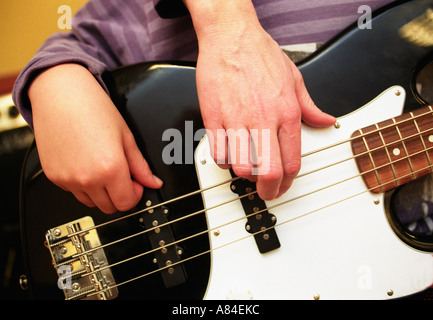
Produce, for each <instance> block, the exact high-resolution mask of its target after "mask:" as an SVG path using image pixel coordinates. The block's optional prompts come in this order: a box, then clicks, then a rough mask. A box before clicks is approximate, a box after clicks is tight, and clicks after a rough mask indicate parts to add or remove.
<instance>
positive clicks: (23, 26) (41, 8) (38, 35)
mask: <svg viewBox="0 0 433 320" xmlns="http://www.w3.org/2000/svg"><path fill="white" fill-rule="evenodd" d="M86 2H87V0H0V77H3V76H5V75H10V74H16V73H18V72H19V71H20V70H21V69H22V68H23V67H24V66H25V65H26V64H27V62H28V61H29V60H30V59H31V57H32V56H33V55H34V54H35V52H36V50H37V49H38V48H39V46H40V45H41V44H42V43H43V42H44V41H45V39H46V38H47V37H48V36H49V35H51V34H53V33H55V32H63V31H64V30H61V29H60V28H59V27H58V21H59V18H61V16H62V14H61V13H57V11H58V8H59V7H60V6H62V5H67V6H69V7H70V8H71V9H72V14H73V13H75V12H76V11H77V10H78V9H80V8H81V7H82V6H83V4H84V3H86Z"/></svg>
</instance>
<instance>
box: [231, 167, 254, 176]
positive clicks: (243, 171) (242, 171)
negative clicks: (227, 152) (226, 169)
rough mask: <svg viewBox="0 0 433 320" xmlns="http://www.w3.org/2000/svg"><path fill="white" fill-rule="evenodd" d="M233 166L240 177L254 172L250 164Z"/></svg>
mask: <svg viewBox="0 0 433 320" xmlns="http://www.w3.org/2000/svg"><path fill="white" fill-rule="evenodd" d="M232 168H233V172H234V173H235V174H236V175H237V176H238V177H248V176H250V175H251V172H252V167H251V166H249V165H232Z"/></svg>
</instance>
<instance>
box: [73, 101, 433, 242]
mask: <svg viewBox="0 0 433 320" xmlns="http://www.w3.org/2000/svg"><path fill="white" fill-rule="evenodd" d="M429 108H430V111H428V112H425V113H422V114H419V115H416V116H413V115H412V117H411V118H408V119H404V120H402V121H400V122H394V123H392V124H390V125H387V126H384V127H381V128H377V129H375V130H372V131H370V132H367V133H361V134H360V135H358V136H356V137H351V138H349V139H345V140H342V141H339V142H337V143H334V144H331V145H329V146H327V147H324V148H320V149H316V150H313V151H310V152H308V153H305V154H302V155H301V157H302V158H305V157H307V156H311V155H313V154H316V153H319V152H323V151H325V150H328V149H332V148H334V147H337V146H339V145H342V144H344V143H350V142H352V141H353V140H355V139H359V138H362V137H365V136H367V135H370V134H372V133H377V132H380V131H382V130H384V129H389V128H395V127H397V126H398V125H401V124H403V123H405V122H409V121H414V120H416V119H417V118H420V117H423V116H426V115H429V114H430V115H432V108H431V106H429ZM428 131H430V129H429V130H425V131H424V132H419V133H417V134H414V135H413V136H419V135H422V134H423V133H426V132H428ZM409 138H410V137H406V138H403V139H401V140H399V141H398V140H396V141H393V142H392V143H389V144H388V145H387V146H389V145H391V144H394V143H396V142H402V141H404V140H405V139H409ZM383 147H386V146H380V147H378V148H375V149H372V150H368V151H366V152H364V153H360V154H358V155H356V156H355V157H351V158H347V159H344V160H342V161H339V162H336V163H333V164H330V165H328V166H326V167H323V168H319V169H317V170H315V171H314V172H316V171H318V170H322V169H325V168H327V167H329V166H332V165H336V164H339V163H341V162H344V161H348V160H352V159H356V158H357V157H359V156H362V155H364V154H367V153H371V152H373V151H375V150H376V149H381V148H383ZM305 175H306V174H303V175H302V176H305ZM299 177H301V176H298V177H295V179H296V178H299ZM238 179H240V177H234V178H232V179H229V180H226V181H223V182H221V183H218V184H215V185H213V186H209V187H207V188H204V189H198V190H195V191H193V192H190V193H187V194H185V195H181V196H179V197H175V198H173V199H170V200H167V201H164V202H162V203H159V204H156V205H153V206H148V207H146V208H144V209H142V210H139V211H136V212H132V213H130V214H127V215H125V216H122V217H119V218H116V219H112V220H110V221H107V222H105V223H101V224H98V225H96V226H92V227H88V228H85V229H82V230H79V231H77V232H74V233H70V234H68V235H67V237H73V236H77V235H80V234H84V233H87V232H89V231H90V230H93V229H98V228H102V227H104V226H107V225H109V224H112V223H116V222H118V221H121V220H123V219H127V218H130V217H133V216H136V215H138V214H141V213H144V212H146V211H149V210H154V209H156V208H158V207H162V206H166V205H168V204H170V203H173V202H176V201H179V200H182V199H185V198H188V197H191V196H194V195H197V194H200V193H203V192H205V191H207V190H210V189H213V188H217V187H219V186H221V185H224V184H227V183H231V182H233V181H236V180H238Z"/></svg>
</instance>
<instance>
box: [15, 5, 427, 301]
mask: <svg viewBox="0 0 433 320" xmlns="http://www.w3.org/2000/svg"><path fill="white" fill-rule="evenodd" d="M432 8H433V0H417V1H408V2H398V5H395V6H389V7H387V8H385V9H383V10H380V11H379V12H377V13H376V14H375V15H374V19H373V21H372V27H373V28H372V29H365V30H361V29H359V28H357V25H354V26H353V27H352V28H349V29H348V30H347V31H345V32H343V33H342V34H341V35H340V36H339V37H337V38H336V39H335V40H334V41H332V42H331V43H330V44H329V45H327V46H324V47H323V48H322V49H321V50H320V51H319V52H317V53H316V54H314V56H312V57H311V58H309V59H308V60H307V61H304V62H302V63H300V64H299V68H300V70H301V72H302V74H303V76H304V80H305V83H306V85H307V88H308V90H309V92H310V94H311V96H312V98H313V100H314V101H315V102H316V104H317V105H318V106H319V107H320V108H321V109H322V110H324V111H325V112H328V113H331V114H333V115H335V116H341V115H345V114H347V113H350V112H352V111H354V110H356V109H358V108H359V107H361V106H363V105H364V104H365V103H367V102H368V101H370V100H371V99H373V98H374V97H376V96H377V95H378V94H380V93H381V92H382V91H384V90H385V89H387V88H389V87H391V86H392V85H401V86H403V87H404V88H405V89H406V91H407V94H408V96H407V104H406V106H405V110H412V109H415V108H417V107H419V106H421V105H424V104H426V101H423V99H422V98H421V97H420V96H419V95H418V94H417V93H416V91H415V90H414V89H415V85H414V79H415V77H416V74H417V72H418V71H419V70H420V69H421V68H422V67H423V66H425V65H426V64H427V63H428V62H429V61H430V60H431V58H432V54H433V45H432V44H430V45H427V46H419V45H416V44H414V43H412V42H410V41H408V40H407V39H405V38H403V37H401V36H400V33H399V29H400V28H401V27H402V26H403V25H406V24H407V23H409V22H410V21H413V20H414V19H416V18H418V17H420V16H422V15H423V14H425V12H426V10H427V9H432ZM107 83H111V92H112V97H113V100H114V102H115V103H116V105H117V106H118V108H119V110H120V111H121V113H122V114H123V116H124V118H125V120H126V121H127V123H128V125H129V126H130V128H131V130H132V132H133V133H134V135H135V137H136V140H137V144H138V146H139V147H140V149H141V150H142V152H143V154H144V156H145V158H146V159H147V160H148V162H149V164H150V166H151V168H152V170H153V171H154V172H155V174H156V175H157V176H159V177H161V178H162V179H163V181H164V187H163V188H162V189H161V190H157V191H155V190H145V194H144V196H143V199H142V202H141V203H140V205H139V206H138V207H137V208H135V209H134V210H131V212H135V211H137V210H141V209H143V208H145V207H146V202H147V201H148V200H151V201H152V205H154V204H157V203H162V202H165V201H168V200H170V199H173V198H176V197H180V196H182V195H185V194H188V193H190V192H193V191H196V190H198V189H199V184H198V180H197V177H196V173H195V166H194V164H193V163H191V162H190V161H189V160H190V159H191V156H192V155H191V154H186V153H185V152H183V154H182V155H183V157H182V164H170V165H167V164H165V163H164V161H163V159H162V156H161V155H162V154H163V150H164V148H165V147H166V146H167V144H168V143H171V141H163V140H162V137H163V133H164V132H165V130H167V129H174V130H178V131H179V132H181V133H182V136H183V139H182V144H181V145H179V146H178V148H179V149H180V150H183V151H185V150H186V151H188V150H191V146H192V148H193V149H194V148H195V147H196V145H197V143H198V137H195V138H196V139H195V141H194V144H193V145H189V144H190V143H191V141H192V140H191V139H194V138H193V134H194V133H195V132H196V131H197V130H199V129H202V128H203V123H202V120H201V116H200V110H199V104H198V99H197V93H196V88H195V69H194V67H193V66H192V65H187V64H184V63H179V64H177V63H176V64H174V63H171V64H167V63H163V64H157V63H142V64H138V65H134V66H127V67H123V68H120V69H118V70H115V71H114V72H113V73H112V74H110V77H108V78H107ZM83 116H85V115H83ZM187 121H191V122H188V123H189V124H191V123H192V124H193V127H192V128H193V129H192V130H193V131H191V127H187V126H186V122H187ZM89 139H92V137H89ZM166 207H167V209H168V215H167V217H168V219H169V220H170V221H172V220H175V219H177V218H180V217H183V216H185V215H188V214H190V213H192V212H196V211H200V210H203V202H202V198H201V195H200V194H197V195H195V196H192V197H188V198H186V199H184V200H181V201H175V202H173V203H170V204H167V206H166ZM131 212H128V213H116V214H113V215H106V214H104V213H102V212H100V211H99V210H97V209H90V208H87V207H85V206H84V205H82V204H80V203H79V202H78V201H76V199H75V198H74V197H73V195H71V194H69V193H67V192H64V191H63V190H61V189H60V188H58V187H56V186H55V185H53V184H52V183H51V182H50V181H48V180H47V178H46V177H45V175H44V174H43V172H42V170H41V167H40V163H39V159H38V154H37V149H36V148H35V147H32V148H31V149H30V150H29V152H28V155H27V158H26V161H25V164H24V168H23V173H22V185H21V228H22V240H23V246H24V253H25V262H26V264H27V267H28V270H27V274H26V276H27V278H28V283H29V292H30V293H31V296H32V297H33V298H36V299H64V295H63V292H62V290H60V289H59V288H58V286H57V279H58V277H57V274H56V272H55V270H54V268H53V266H52V263H51V260H52V258H51V256H50V253H49V250H48V249H47V248H46V247H45V245H44V242H45V233H46V231H47V230H49V229H51V228H54V227H56V226H58V225H62V224H65V223H67V222H69V221H73V220H75V219H79V218H81V217H84V216H91V217H93V219H94V221H95V224H96V225H100V224H103V223H105V222H109V221H112V220H113V219H117V218H119V217H121V216H125V215H126V216H127V215H129V213H131ZM141 217H142V216H141V215H138V216H132V217H130V218H127V219H124V220H120V221H118V222H116V223H112V224H107V225H106V226H103V227H102V228H98V233H99V236H100V239H101V243H110V242H112V241H115V240H117V239H121V238H123V237H126V236H128V235H130V234H135V233H139V232H141V231H143V230H144V229H146V227H145V226H143V223H142V221H141V220H140V218H141ZM206 229H207V224H206V218H205V215H204V214H199V215H197V216H195V217H194V218H192V219H188V220H187V222H180V223H176V224H174V225H173V226H171V230H170V232H171V233H172V235H173V237H174V239H175V240H177V239H184V238H185V237H188V236H189V235H193V234H197V233H200V232H203V231H205V230H206ZM151 242H152V240H151V239H149V237H148V234H143V235H140V236H138V237H134V238H132V239H130V240H127V241H123V242H121V243H119V244H115V245H112V246H107V247H106V248H105V249H104V250H105V254H106V256H107V260H108V261H109V262H110V263H115V262H117V261H123V260H124V259H127V258H128V257H132V256H135V255H138V254H140V253H141V252H146V251H149V250H152V249H153V247H152V244H151ZM177 246H178V248H177V252H180V251H181V254H180V256H181V258H182V259H186V260H187V261H185V262H182V264H181V265H182V269H183V271H184V274H183V276H184V280H179V282H180V284H177V285H173V286H171V285H170V283H169V284H168V285H167V283H165V282H164V281H163V274H162V272H160V271H158V272H155V273H152V274H150V275H149V276H146V277H142V278H139V279H137V280H136V281H132V282H128V283H126V284H124V285H121V286H120V287H119V296H118V297H119V299H174V298H176V299H201V298H202V297H203V296H204V294H205V291H206V288H207V283H208V277H209V272H210V268H211V256H210V254H208V253H206V254H202V255H200V253H202V252H207V251H208V250H209V239H208V236H207V233H206V232H203V234H202V235H201V236H199V237H193V238H191V239H189V240H185V241H182V242H181V243H178V244H177ZM196 255H200V256H199V257H196V258H192V257H194V256H196ZM189 258H191V259H190V260H188V259H189ZM154 259H155V255H154V252H152V253H150V254H148V255H145V256H142V257H139V258H137V259H134V260H133V261H129V262H126V263H122V264H119V265H117V266H115V267H113V268H112V272H113V276H114V278H115V280H116V283H117V284H119V283H122V282H125V281H128V280H129V279H132V278H135V277H140V275H142V274H146V273H151V272H152V271H153V270H155V269H157V264H155V262H154ZM227 263H230V260H229V259H228V260H227Z"/></svg>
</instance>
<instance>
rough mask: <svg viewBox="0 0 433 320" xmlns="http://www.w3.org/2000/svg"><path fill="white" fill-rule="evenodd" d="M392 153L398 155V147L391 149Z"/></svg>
mask: <svg viewBox="0 0 433 320" xmlns="http://www.w3.org/2000/svg"><path fill="white" fill-rule="evenodd" d="M392 153H393V154H394V155H395V156H398V155H400V149H399V148H394V150H392Z"/></svg>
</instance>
